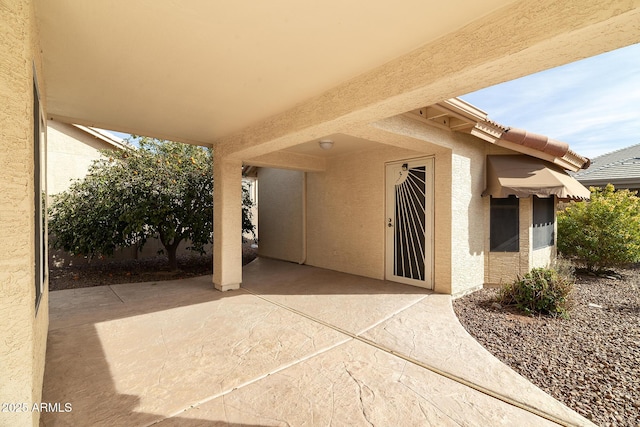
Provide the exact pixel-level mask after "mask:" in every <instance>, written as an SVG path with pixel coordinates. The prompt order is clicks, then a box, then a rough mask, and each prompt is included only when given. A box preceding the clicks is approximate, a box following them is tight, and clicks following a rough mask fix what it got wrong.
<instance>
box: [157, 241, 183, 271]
mask: <svg viewBox="0 0 640 427" xmlns="http://www.w3.org/2000/svg"><path fill="white" fill-rule="evenodd" d="M181 241H182V238H181V237H174V239H173V242H167V241H166V239H165V238H164V235H163V233H160V243H162V246H164V249H165V250H166V251H167V257H168V258H169V264H168V265H169V271H176V270H177V269H178V258H177V256H176V252H177V251H178V245H179V244H180V242H181Z"/></svg>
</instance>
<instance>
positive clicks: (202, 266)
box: [49, 243, 257, 291]
mask: <svg viewBox="0 0 640 427" xmlns="http://www.w3.org/2000/svg"><path fill="white" fill-rule="evenodd" d="M256 256H257V249H256V248H253V247H251V244H250V243H246V244H244V245H243V247H242V265H245V264H248V263H250V262H251V261H253V260H254V259H255V258H256ZM212 273H213V259H212V256H211V255H206V256H200V255H197V254H194V255H190V256H184V257H179V258H178V270H176V271H169V269H168V267H167V258H166V257H164V256H158V257H154V258H145V259H137V260H136V259H131V260H118V261H113V262H101V263H99V264H95V265H86V264H83V265H75V266H74V265H71V266H63V267H53V268H50V269H49V290H50V291H59V290H62V289H74V288H87V287H91V286H104V285H116V284H119V283H137V282H151V281H158V280H175V279H185V278H187V277H194V276H205V275H207V274H212Z"/></svg>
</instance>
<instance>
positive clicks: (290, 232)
mask: <svg viewBox="0 0 640 427" xmlns="http://www.w3.org/2000/svg"><path fill="white" fill-rule="evenodd" d="M389 123H391V121H389ZM403 123H404V124H403V125H402V126H400V127H396V128H394V129H393V131H396V132H401V133H403V134H404V135H411V136H412V138H414V139H420V140H421V142H420V144H414V146H415V147H420V148H421V150H420V151H419V150H412V149H408V148H403V147H394V146H391V145H388V146H385V145H380V144H373V145H372V147H373V148H371V149H369V150H365V151H361V152H355V153H350V154H345V155H341V156H335V157H327V158H326V170H325V171H324V172H306V198H303V197H300V194H301V193H300V188H301V187H302V186H303V185H304V180H305V178H304V176H305V175H304V174H305V173H303V172H298V171H286V170H282V169H264V168H263V169H260V172H259V180H260V199H261V205H260V214H259V218H260V228H261V230H262V233H263V234H262V236H261V237H262V238H261V244H260V255H261V256H266V257H271V258H277V259H284V260H289V261H295V262H305V263H306V264H309V265H313V266H316V267H321V268H327V269H331V270H337V271H342V272H345V273H350V274H356V275H361V276H366V277H371V278H376V279H384V278H385V226H384V224H385V215H386V214H385V203H386V201H385V164H387V163H389V162H393V161H398V160H407V159H415V158H418V157H425V156H432V157H433V158H434V160H435V161H434V213H433V218H432V222H433V226H434V237H433V239H434V241H433V249H434V251H433V253H434V255H433V263H434V280H433V285H434V290H435V291H436V292H439V293H446V294H451V295H453V296H454V297H457V296H461V295H464V294H466V293H469V292H472V291H474V290H477V289H479V288H481V287H482V286H483V284H484V283H486V282H488V283H491V282H495V281H498V282H500V281H504V280H511V279H512V278H513V277H515V275H516V274H518V273H521V272H522V273H523V272H526V271H528V269H529V268H530V267H532V266H538V265H548V263H549V261H550V259H551V257H552V256H553V254H554V252H553V250H551V249H549V248H543V249H540V250H537V251H535V252H533V251H532V250H531V244H532V243H531V242H530V239H529V236H530V233H531V230H530V227H531V220H532V206H531V201H530V199H521V204H520V208H519V214H520V218H521V227H520V236H521V243H520V246H521V247H520V251H519V252H515V253H492V252H489V250H488V248H489V246H488V244H489V233H488V230H489V214H490V209H489V198H487V197H482V196H481V194H482V191H483V190H484V188H485V158H486V155H487V154H512V153H513V152H512V151H510V150H507V149H505V148H501V147H496V146H494V145H492V144H489V143H486V142H484V141H482V140H479V139H477V138H475V137H473V136H471V135H466V134H460V133H455V132H449V131H445V130H441V129H430V130H429V131H428V132H424V131H423V132H422V133H421V132H417V129H412V126H411V124H408V123H406V122H403ZM399 137H400V136H399ZM427 140H429V141H434V142H427ZM385 142H387V143H389V141H385ZM305 211H306V215H305V214H304V212H305ZM305 217H306V222H305V227H306V240H305V238H304V237H302V234H301V232H300V228H301V225H300V223H301V221H303V220H304V218H305ZM305 241H306V243H305ZM305 248H306V252H305Z"/></svg>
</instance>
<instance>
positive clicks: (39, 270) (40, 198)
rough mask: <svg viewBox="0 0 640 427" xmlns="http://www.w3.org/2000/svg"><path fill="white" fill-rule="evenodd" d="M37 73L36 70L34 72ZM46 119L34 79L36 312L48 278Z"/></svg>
mask: <svg viewBox="0 0 640 427" xmlns="http://www.w3.org/2000/svg"><path fill="white" fill-rule="evenodd" d="M34 75H35V72H34ZM44 130H45V125H44V120H43V118H42V110H41V108H40V99H39V94H38V85H37V82H36V80H35V78H34V81H33V170H34V174H33V175H34V177H33V178H34V182H33V190H34V191H33V193H34V194H33V202H34V203H33V205H34V227H35V229H34V250H35V261H36V262H35V271H34V273H35V280H34V282H35V291H36V293H35V306H36V313H37V312H38V306H39V305H40V299H41V298H42V293H43V292H44V283H45V280H46V266H47V264H46V254H47V247H46V246H47V239H46V236H45V233H46V224H45V221H46V213H45V206H46V204H45V203H46V202H45V189H46V182H45V176H46V175H45V166H44V165H45V153H44V147H45V144H44Z"/></svg>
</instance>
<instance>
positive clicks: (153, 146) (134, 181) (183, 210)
mask: <svg viewBox="0 0 640 427" xmlns="http://www.w3.org/2000/svg"><path fill="white" fill-rule="evenodd" d="M135 138H136V142H137V143H138V145H139V148H138V149H135V148H133V147H132V148H131V149H128V150H124V151H104V152H103V153H102V154H103V158H101V159H100V160H97V161H95V162H94V163H93V165H92V166H91V168H90V169H89V173H88V174H87V176H86V177H85V179H84V180H81V181H77V182H75V183H74V184H73V185H72V186H71V187H70V188H69V190H67V191H66V192H64V193H61V194H60V195H58V196H54V201H53V204H52V207H51V211H50V214H49V216H50V220H49V231H50V232H51V234H52V245H53V247H54V248H56V249H64V250H65V251H68V252H70V253H72V254H81V255H85V256H89V257H91V258H92V257H94V256H96V255H112V254H113V252H114V250H115V249H116V248H117V247H128V246H132V245H136V246H137V247H138V248H139V249H142V247H143V246H144V244H145V243H146V241H147V240H148V239H149V238H152V237H157V238H158V239H159V240H160V242H161V243H162V245H163V246H164V249H165V251H166V254H167V257H168V262H169V268H170V269H171V270H175V269H176V268H177V260H176V251H177V249H178V246H179V245H180V243H181V242H183V241H185V240H189V241H190V242H191V246H189V247H188V248H187V249H190V250H193V251H196V252H199V253H201V254H202V253H204V252H205V251H204V246H205V245H206V244H208V243H211V242H212V238H213V170H212V168H213V159H212V155H213V153H212V150H211V149H207V148H203V147H198V146H194V145H187V144H180V143H176V142H171V141H163V140H157V139H153V138H147V137H135ZM244 193H246V191H244V192H243V194H244ZM250 207H251V201H250V200H249V198H248V197H243V209H242V215H243V221H242V224H243V232H253V226H252V225H251V221H250V215H251V214H250ZM239 238H240V237H239Z"/></svg>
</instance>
